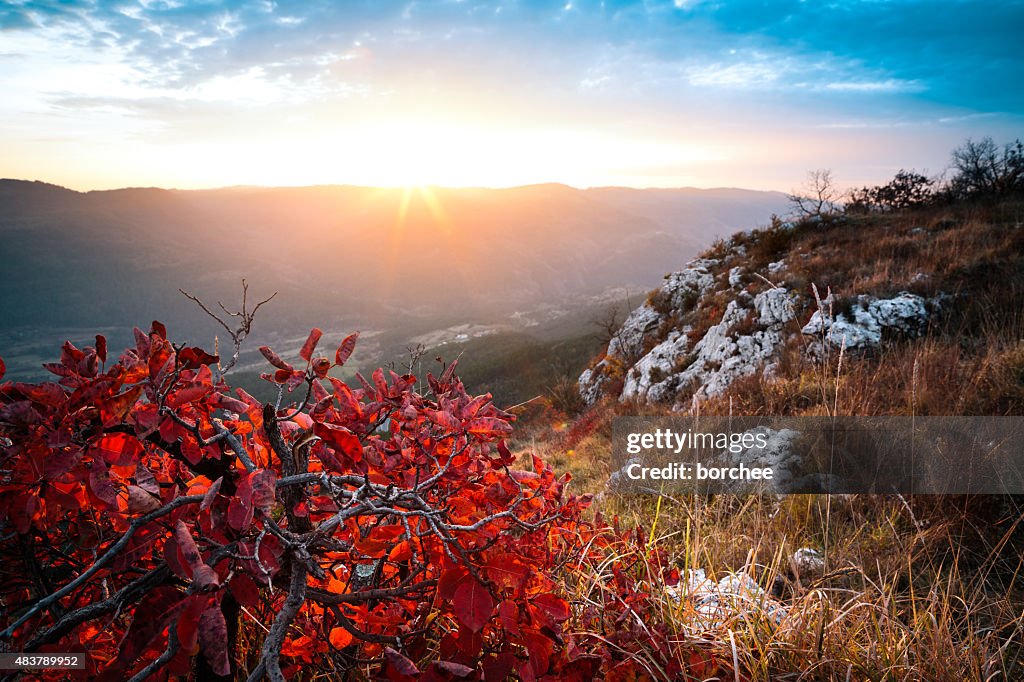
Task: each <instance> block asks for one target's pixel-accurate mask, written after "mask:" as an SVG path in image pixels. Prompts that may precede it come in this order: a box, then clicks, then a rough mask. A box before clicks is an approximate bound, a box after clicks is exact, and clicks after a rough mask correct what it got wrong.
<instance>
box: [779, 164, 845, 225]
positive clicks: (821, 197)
mask: <svg viewBox="0 0 1024 682" xmlns="http://www.w3.org/2000/svg"><path fill="white" fill-rule="evenodd" d="M839 199H840V192H839V190H838V189H837V188H836V185H835V180H834V179H833V178H832V171H831V170H830V169H828V168H819V169H817V170H812V171H809V172H808V173H807V181H806V182H805V183H804V186H803V187H801V188H800V189H797V190H795V191H793V193H791V194H790V195H789V201H790V203H791V204H792V205H793V208H794V210H795V211H796V212H797V213H798V214H799V215H801V216H804V217H819V218H821V217H824V216H829V215H833V214H835V213H836V212H837V210H838V208H839Z"/></svg>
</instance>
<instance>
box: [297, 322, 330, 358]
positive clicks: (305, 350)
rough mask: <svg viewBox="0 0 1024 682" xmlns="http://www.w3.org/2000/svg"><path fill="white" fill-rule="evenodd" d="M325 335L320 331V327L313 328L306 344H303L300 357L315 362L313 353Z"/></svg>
mask: <svg viewBox="0 0 1024 682" xmlns="http://www.w3.org/2000/svg"><path fill="white" fill-rule="evenodd" d="M323 335H324V333H323V332H322V331H320V328H319V327H313V329H312V331H310V332H309V336H308V337H306V343H304V344H302V350H300V351H299V357H300V358H302V359H303V360H305V361H306V362H310V361H312V360H313V351H314V350H316V344H318V343H320V337H321V336H323Z"/></svg>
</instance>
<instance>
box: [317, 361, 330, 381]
mask: <svg viewBox="0 0 1024 682" xmlns="http://www.w3.org/2000/svg"><path fill="white" fill-rule="evenodd" d="M330 369H331V361H330V360H328V359H327V358H317V359H316V360H314V361H313V373H314V374H316V375H317V377H319V378H320V379H324V378H326V377H327V372H328V371H330Z"/></svg>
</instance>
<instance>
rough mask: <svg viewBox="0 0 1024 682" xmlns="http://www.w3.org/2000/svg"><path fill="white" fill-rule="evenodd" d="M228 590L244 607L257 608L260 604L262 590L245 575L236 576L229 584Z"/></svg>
mask: <svg viewBox="0 0 1024 682" xmlns="http://www.w3.org/2000/svg"><path fill="white" fill-rule="evenodd" d="M228 589H229V590H231V594H233V595H234V596H235V599H236V600H238V603H239V604H241V605H242V606H256V605H257V604H258V603H259V600H260V588H259V587H257V586H256V583H254V582H253V580H252V578H250V577H249V576H247V575H246V574H245V573H238V574H236V575H235V577H234V578H232V579H231V582H230V583H228Z"/></svg>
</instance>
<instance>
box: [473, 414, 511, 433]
mask: <svg viewBox="0 0 1024 682" xmlns="http://www.w3.org/2000/svg"><path fill="white" fill-rule="evenodd" d="M466 430H467V431H469V432H470V433H475V434H477V435H481V436H495V435H505V434H509V433H512V425H511V424H509V423H508V422H506V421H503V420H501V419H497V418H495V417H477V418H476V419H471V420H470V421H469V423H468V424H466Z"/></svg>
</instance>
